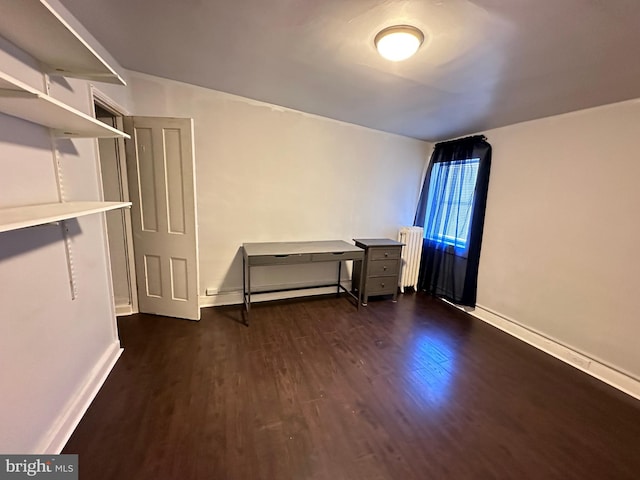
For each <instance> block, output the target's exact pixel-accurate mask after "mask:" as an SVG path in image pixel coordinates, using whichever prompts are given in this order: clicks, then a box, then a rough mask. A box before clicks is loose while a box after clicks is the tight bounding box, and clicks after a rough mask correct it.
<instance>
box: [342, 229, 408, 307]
mask: <svg viewBox="0 0 640 480" xmlns="http://www.w3.org/2000/svg"><path fill="white" fill-rule="evenodd" d="M353 241H354V242H356V246H357V247H360V248H363V249H364V260H362V261H363V262H364V268H363V269H362V275H363V279H362V305H364V306H366V305H367V301H368V299H369V297H371V296H374V295H393V301H394V302H395V301H396V300H397V298H398V285H399V276H400V258H401V256H402V247H403V246H404V243H400V242H396V241H395V240H389V239H388V238H354V239H353ZM359 263H360V261H357V262H354V266H353V277H352V284H351V288H352V289H353V290H354V291H357V290H358V286H359V285H360V265H359Z"/></svg>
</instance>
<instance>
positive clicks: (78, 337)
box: [0, 39, 126, 453]
mask: <svg viewBox="0 0 640 480" xmlns="http://www.w3.org/2000/svg"><path fill="white" fill-rule="evenodd" d="M0 69H2V71H4V72H6V73H8V74H10V75H12V76H14V77H16V78H18V79H20V80H22V81H24V82H27V83H29V84H31V85H33V86H34V87H36V88H39V89H41V90H42V89H43V88H44V82H43V78H44V77H43V75H42V74H41V73H40V72H39V70H38V69H37V65H36V62H35V61H34V60H33V59H32V58H30V57H28V56H27V55H26V54H24V53H23V52H20V51H19V50H17V49H16V48H15V47H13V46H12V45H10V44H8V43H7V42H5V41H4V40H2V39H0ZM110 88H111V89H112V91H115V90H113V87H110ZM51 92H52V95H53V96H54V97H56V98H59V99H62V100H63V101H69V102H70V103H71V104H72V105H73V106H75V107H76V108H79V109H81V110H82V111H84V112H86V113H90V112H91V107H92V106H91V102H90V91H89V85H88V83H87V82H84V81H79V80H74V79H68V80H65V79H56V80H55V81H54V82H52V90H51ZM125 97H126V95H123V97H122V98H125ZM57 147H58V148H59V150H60V152H61V154H60V158H61V165H62V172H63V188H64V198H65V199H66V200H69V201H72V200H97V199H99V198H100V186H99V182H98V164H97V156H96V142H95V140H92V139H78V140H68V139H65V140H59V141H57ZM0 170H1V171H2V172H3V173H2V175H0V208H3V207H11V206H20V205H28V204H37V203H46V202H56V201H58V190H57V186H56V176H55V169H54V156H53V150H52V144H51V139H50V135H49V130H48V129H46V128H44V127H41V126H38V125H34V124H31V123H28V122H24V121H21V120H18V119H16V118H13V117H9V116H6V115H2V114H0ZM68 225H69V227H70V229H71V230H72V231H73V233H72V235H71V252H72V256H73V258H72V261H73V265H74V271H75V278H76V282H77V290H78V296H77V298H76V299H75V300H73V299H72V298H71V290H70V286H69V275H68V270H67V257H66V254H65V249H64V243H63V241H62V238H63V237H62V231H61V228H60V227H59V226H56V225H45V226H38V227H33V228H29V229H23V230H18V231H13V232H6V233H0V392H2V394H1V395H0V425H1V427H0V451H1V452H3V453H13V452H15V453H43V452H55V451H58V450H59V449H60V448H61V447H62V446H63V445H64V442H65V440H66V437H67V435H69V434H70V433H71V431H72V429H73V427H74V426H75V422H76V421H77V420H79V418H80V415H81V414H82V412H83V409H84V408H85V407H86V406H87V402H88V401H89V400H90V399H91V397H92V394H93V392H94V390H95V389H96V388H97V387H98V386H99V385H100V383H101V381H102V379H103V378H104V376H105V375H106V374H107V373H108V371H109V369H110V368H111V366H112V365H113V362H115V360H116V359H117V356H118V355H119V353H120V344H119V341H118V336H117V331H116V326H115V319H114V318H115V315H114V314H115V312H114V307H113V303H112V297H111V285H110V276H109V266H108V257H107V251H106V247H105V245H106V236H105V229H104V220H103V217H102V216H101V215H91V216H87V217H82V218H80V219H78V221H77V222H74V221H69V222H68Z"/></svg>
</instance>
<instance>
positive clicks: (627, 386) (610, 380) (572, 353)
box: [447, 302, 640, 400]
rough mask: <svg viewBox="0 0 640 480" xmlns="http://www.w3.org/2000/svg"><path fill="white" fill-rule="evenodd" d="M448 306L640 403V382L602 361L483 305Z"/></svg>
mask: <svg viewBox="0 0 640 480" xmlns="http://www.w3.org/2000/svg"><path fill="white" fill-rule="evenodd" d="M447 303H450V304H451V305H453V306H455V307H457V308H460V309H462V310H464V311H465V312H467V313H469V314H471V315H473V316H474V317H476V318H478V319H479V320H482V321H483V322H486V323H488V324H490V325H493V326H494V327H496V328H498V329H500V330H502V331H504V332H506V333H508V334H509V335H512V336H514V337H516V338H518V339H520V340H522V341H523V342H526V343H528V344H529V345H532V346H534V347H536V348H537V349H539V350H542V351H543V352H545V353H548V354H549V355H552V356H553V357H556V358H557V359H559V360H562V361H563V362H565V363H567V364H569V365H571V366H572V367H575V368H577V369H578V370H582V371H583V372H585V373H588V374H589V375H591V376H592V377H595V378H597V379H598V380H601V381H603V382H605V383H607V384H608V385H611V386H612V387H614V388H617V389H618V390H620V391H622V392H624V393H626V394H627V395H631V396H632V397H634V398H637V399H638V400H640V380H638V379H636V378H634V377H633V376H632V375H631V374H629V373H627V372H623V371H620V370H619V369H617V368H614V367H611V366H609V365H606V364H605V363H603V362H602V361H601V360H598V359H595V358H593V357H592V356H589V355H587V354H585V353H582V352H579V351H577V350H575V349H573V348H571V347H568V346H566V345H563V344H562V343H560V342H558V341H557V340H555V339H552V338H549V337H547V336H545V335H543V334H541V333H540V332H537V331H535V330H533V329H530V328H527V327H525V326H523V325H521V324H520V323H519V322H517V321H515V320H514V319H512V318H509V317H507V316H505V315H502V314H500V313H498V312H495V311H493V310H491V309H489V308H487V307H484V306H482V305H476V308H475V309H468V308H461V307H460V306H458V305H454V304H452V303H451V302H447Z"/></svg>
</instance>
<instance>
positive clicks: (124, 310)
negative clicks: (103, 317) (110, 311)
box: [116, 305, 135, 317]
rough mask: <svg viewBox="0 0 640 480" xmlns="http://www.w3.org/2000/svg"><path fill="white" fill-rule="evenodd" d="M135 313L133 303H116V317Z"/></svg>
mask: <svg viewBox="0 0 640 480" xmlns="http://www.w3.org/2000/svg"><path fill="white" fill-rule="evenodd" d="M134 313H135V312H134V311H133V307H132V306H131V305H116V317H125V316H127V315H133V314H134Z"/></svg>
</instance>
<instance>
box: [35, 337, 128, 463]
mask: <svg viewBox="0 0 640 480" xmlns="http://www.w3.org/2000/svg"><path fill="white" fill-rule="evenodd" d="M123 351H124V350H123V349H122V348H120V342H119V341H118V340H116V341H115V342H113V343H112V344H111V345H109V347H108V348H107V350H106V351H105V353H104V354H103V355H102V357H101V358H100V360H98V362H97V363H96V365H95V366H94V367H93V369H91V372H89V375H87V378H86V380H85V382H84V383H83V384H82V385H81V386H80V387H79V388H78V390H77V391H76V392H75V394H74V395H72V396H71V399H70V400H69V401H68V402H67V405H66V407H65V409H64V410H63V411H62V413H61V414H60V415H59V416H58V418H57V419H56V420H55V422H53V425H52V427H51V428H50V429H49V431H48V432H47V433H46V434H45V435H44V437H43V438H42V440H41V441H40V442H39V444H38V447H37V448H36V451H35V452H33V453H35V454H59V453H60V452H61V451H62V449H63V448H64V446H65V444H66V443H67V441H68V440H69V438H70V437H71V434H72V433H73V431H74V430H75V428H76V427H77V426H78V423H80V420H81V419H82V417H83V415H84V414H85V412H86V411H87V409H88V408H89V405H91V402H92V401H93V399H94V398H95V397H96V395H97V394H98V391H99V390H100V388H101V387H102V385H103V384H104V382H105V380H106V379H107V376H108V375H109V373H110V372H111V370H112V369H113V367H114V365H115V364H116V362H117V361H118V358H120V355H122V352H123Z"/></svg>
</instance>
